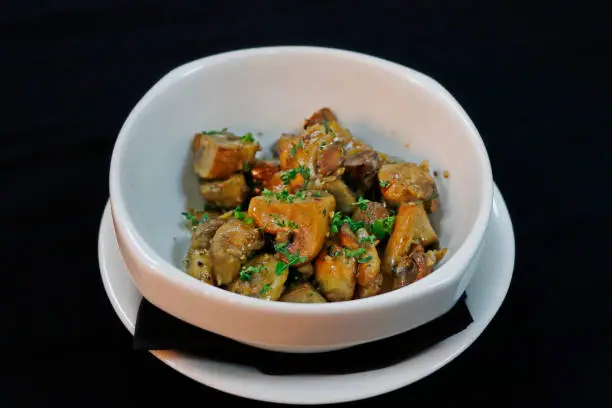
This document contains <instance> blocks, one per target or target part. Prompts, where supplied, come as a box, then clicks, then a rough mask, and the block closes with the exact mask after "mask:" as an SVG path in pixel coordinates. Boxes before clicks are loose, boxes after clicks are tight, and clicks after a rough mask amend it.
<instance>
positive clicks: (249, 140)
mask: <svg viewBox="0 0 612 408" xmlns="http://www.w3.org/2000/svg"><path fill="white" fill-rule="evenodd" d="M240 141H241V142H242V143H253V142H254V141H255V138H254V137H253V134H252V133H251V132H247V133H245V134H244V136H241V137H240Z"/></svg>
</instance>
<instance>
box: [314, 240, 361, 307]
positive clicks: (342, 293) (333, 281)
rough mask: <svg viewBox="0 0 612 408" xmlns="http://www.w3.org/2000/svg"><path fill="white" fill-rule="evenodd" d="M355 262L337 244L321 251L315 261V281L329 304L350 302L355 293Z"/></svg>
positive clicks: (353, 258)
mask: <svg viewBox="0 0 612 408" xmlns="http://www.w3.org/2000/svg"><path fill="white" fill-rule="evenodd" d="M356 268H357V260H356V259H355V257H352V256H347V255H346V253H345V252H344V251H343V248H342V247H340V246H339V245H337V244H331V245H329V246H328V247H327V248H326V249H325V250H323V251H321V253H320V254H319V256H318V257H317V260H316V261H315V281H316V282H317V284H318V287H319V290H320V291H321V294H322V295H323V296H325V298H326V299H327V300H328V301H330V302H338V301H344V300H351V299H352V298H353V294H354V292H355V281H356V280H355V271H356Z"/></svg>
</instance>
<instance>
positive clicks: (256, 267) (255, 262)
mask: <svg viewBox="0 0 612 408" xmlns="http://www.w3.org/2000/svg"><path fill="white" fill-rule="evenodd" d="M277 262H278V259H277V258H276V257H275V256H274V255H271V254H261V255H258V256H256V257H255V258H253V259H251V260H250V261H248V262H247V263H246V264H245V265H244V266H243V267H242V269H241V270H240V274H239V276H238V278H237V279H236V280H235V281H233V282H232V283H230V284H229V285H228V286H227V290H229V291H230V292H234V293H238V294H240V295H244V296H250V297H256V298H259V299H266V300H278V298H280V296H281V295H282V293H283V290H284V289H285V282H286V281H287V276H289V271H288V270H284V271H283V272H282V273H280V274H276V271H275V266H276V263H277Z"/></svg>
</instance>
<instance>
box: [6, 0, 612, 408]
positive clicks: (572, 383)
mask: <svg viewBox="0 0 612 408" xmlns="http://www.w3.org/2000/svg"><path fill="white" fill-rule="evenodd" d="M610 34H611V29H610V21H609V13H606V12H605V11H604V10H603V8H602V7H599V5H597V4H596V3H594V2H589V1H580V2H578V1H575V2H566V1H556V2H541V1H540V2H525V3H521V2H515V1H502V2H493V1H483V2H475V1H469V2H467V1H456V2H441V1H395V2H386V1H381V0H379V1H376V2H366V3H356V2H350V1H326V2H306V1H303V2H298V1H282V2H281V1H276V2H249V3H238V2H235V1H229V2H221V1H217V2H196V1H181V2H161V1H159V2H129V1H117V0H106V1H98V0H91V1H54V2H41V1H29V2H28V1H23V2H11V3H6V2H5V3H3V7H2V13H0V44H1V50H2V52H1V53H0V58H1V59H2V64H1V67H2V68H1V69H2V73H3V74H4V75H3V76H2V80H3V86H2V96H3V102H4V103H3V108H2V109H1V110H0V112H1V113H0V115H1V118H2V120H1V121H0V132H1V133H2V137H3V138H2V142H3V144H2V149H0V165H1V168H2V172H1V175H0V178H1V180H2V184H1V185H2V200H1V202H2V211H0V216H1V217H2V222H1V225H2V232H3V234H2V255H3V260H4V262H3V274H2V276H3V279H2V284H0V291H1V292H0V302H1V304H2V315H1V317H0V329H1V335H0V347H1V349H2V350H3V352H4V357H3V360H2V364H0V367H1V368H0V373H2V374H1V375H2V378H0V406H3V407H7V406H8V407H25V406H36V407H43V406H66V405H69V404H75V405H76V404H78V405H79V406H95V405H103V406H115V405H116V404H117V403H118V402H119V401H121V402H123V401H127V402H130V403H133V404H138V405H139V406H170V405H172V406H174V405H176V403H177V401H182V400H183V399H184V400H188V401H189V403H190V405H194V406H195V405H197V406H222V405H225V404H230V403H234V402H239V403H244V404H247V403H248V404H250V405H253V406H263V404H262V403H258V402H251V401H247V400H244V399H240V398H237V397H233V396H230V395H226V394H223V393H221V392H218V391H215V390H212V389H210V388H208V387H205V386H202V385H200V384H197V383H195V382H194V381H191V380H189V379H187V378H185V377H183V376H182V375H180V374H178V373H176V372H174V371H173V370H172V369H171V368H168V367H167V366H165V365H164V364H162V363H160V362H159V361H157V360H156V359H155V358H154V357H153V356H151V355H149V354H147V353H141V352H136V351H134V350H133V348H132V337H131V336H130V335H129V334H128V332H127V331H126V330H125V328H124V327H123V325H122V323H121V322H120V321H119V319H117V317H116V315H115V313H114V311H113V309H112V307H111V305H110V303H109V302H108V300H107V298H106V295H105V292H104V289H103V287H102V284H101V280H100V276H99V271H98V262H97V233H98V226H99V222H100V217H101V214H102V210H103V208H104V204H105V201H106V199H107V196H108V165H109V160H110V154H111V151H112V148H113V143H114V140H115V137H116V135H117V132H118V130H119V128H120V127H121V124H122V123H123V121H124V120H125V118H126V117H127V115H128V113H129V111H130V109H131V108H132V106H133V105H134V104H135V103H136V101H137V100H138V99H139V98H140V97H141V96H142V94H143V93H144V92H146V90H147V89H148V88H149V87H150V86H151V85H152V84H153V83H154V82H155V81H157V80H158V79H159V78H160V77H162V76H163V75H164V74H165V73H166V72H167V71H168V70H170V69H172V68H173V67H175V66H177V65H180V64H182V63H184V62H187V61H189V60H192V59H196V58H199V57H202V56H206V55H210V54H213V53H217V52H221V51H226V50H231V49H236V48H244V47H252V46H260V45H282V44H300V45H304V44H305V45H324V46H333V47H339V48H346V49H351V50H356V51H362V52H366V53H370V54H374V55H377V56H380V57H383V58H386V59H390V60H392V61H396V62H399V63H401V64H405V65H408V66H411V67H413V68H415V69H417V70H420V71H423V72H424V73H426V74H429V75H431V76H433V77H434V78H436V79H437V80H438V81H440V82H441V83H442V84H443V85H444V86H445V87H446V88H447V89H448V90H449V91H450V92H451V93H452V94H453V95H454V96H455V97H456V98H457V100H458V101H459V102H460V103H461V104H462V105H463V107H464V108H465V110H466V111H467V112H468V114H469V115H470V116H471V118H472V119H473V120H474V122H475V124H476V126H477V127H478V129H479V130H480V133H481V135H482V137H483V139H484V141H485V144H486V146H487V149H488V151H489V154H490V158H491V162H492V166H493V172H494V177H495V180H496V182H497V183H498V185H499V187H500V189H501V191H502V193H503V195H504V197H505V199H506V201H507V204H508V207H509V210H510V214H511V216H512V220H513V223H514V228H515V234H516V241H517V248H516V250H517V259H516V269H515V275H514V278H513V281H512V284H511V287H510V291H509V293H508V297H507V298H506V300H505V302H504V304H503V306H502V308H501V309H500V311H499V313H498V315H497V316H496V317H495V319H494V320H493V321H492V323H491V325H490V326H489V327H488V328H487V330H486V331H485V332H484V334H483V335H482V336H481V337H480V338H479V339H478V340H477V341H476V342H475V343H474V344H473V345H472V346H471V347H470V348H469V349H468V350H467V351H466V352H465V353H463V354H462V355H461V356H459V357H458V358H457V359H456V360H455V361H453V362H452V363H451V364H449V365H448V366H446V367H444V368H443V369H441V370H439V371H438V372H436V373H434V374H433V375H431V376H429V377H427V378H425V379H423V380H421V381H419V382H418V383H416V384H413V385H411V386H409V387H407V388H404V389H400V390H397V391H394V392H392V393H389V394H386V395H383V396H380V397H376V398H373V399H371V400H369V401H361V402H355V403H352V404H349V405H352V406H366V405H367V404H377V405H385V404H393V403H396V404H397V403H399V404H401V406H436V407H437V406H450V405H451V404H452V405H453V406H454V405H458V404H469V406H481V405H483V406H485V405H486V406H490V405H492V404H494V405H495V406H497V407H505V406H512V407H527V406H530V407H531V406H534V407H541V406H555V407H558V406H572V407H576V406H588V407H604V406H610V393H609V382H610V378H611V377H610V373H611V372H612V352H610V345H611V344H612V319H611V314H612V296H610V288H611V287H612V278H611V277H610V276H611V274H610V267H609V266H607V265H608V260H607V257H606V255H607V249H608V247H609V244H610V243H611V239H610V232H609V227H610V220H611V216H610V210H609V206H610V204H609V203H610V190H611V189H610V182H609V181H608V177H609V176H610V174H612V172H611V171H610V170H611V166H610V159H611V157H612V156H611V155H610V150H609V147H608V146H609V141H608V139H609V138H610V135H611V134H612V133H611V131H612V126H611V120H610V117H611V116H612V104H610V98H609V96H610V91H611V87H610V72H612V69H611V64H610V62H609V61H608V59H609V57H610V55H609V54H610V43H611V40H612V38H611V35H610Z"/></svg>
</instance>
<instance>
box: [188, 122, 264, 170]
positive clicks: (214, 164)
mask: <svg viewBox="0 0 612 408" xmlns="http://www.w3.org/2000/svg"><path fill="white" fill-rule="evenodd" d="M243 139H244V138H241V137H239V136H236V135H234V134H232V133H229V132H219V133H214V134H209V133H206V134H204V133H198V134H196V135H195V136H194V137H193V141H192V144H191V150H192V158H193V167H194V170H195V173H196V174H197V175H198V176H199V177H201V178H203V179H205V180H215V179H225V178H227V177H229V176H231V175H232V174H234V173H237V172H240V171H242V170H243V169H244V168H245V167H246V166H249V165H250V164H252V163H253V161H254V160H255V154H256V153H257V152H258V151H259V150H261V146H260V145H259V143H257V142H254V141H252V142H251V141H245V140H243Z"/></svg>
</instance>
